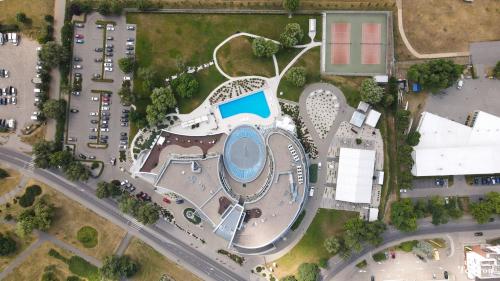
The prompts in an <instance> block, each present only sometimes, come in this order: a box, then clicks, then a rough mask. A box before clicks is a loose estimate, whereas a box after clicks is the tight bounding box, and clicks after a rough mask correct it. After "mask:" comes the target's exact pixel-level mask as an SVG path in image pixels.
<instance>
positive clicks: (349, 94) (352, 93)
mask: <svg viewBox="0 0 500 281" xmlns="http://www.w3.org/2000/svg"><path fill="white" fill-rule="evenodd" d="M323 79H324V80H327V81H328V82H330V83H332V84H333V85H335V86H337V87H338V88H339V89H340V90H341V91H342V93H344V96H345V98H346V101H347V104H348V105H350V106H351V107H354V108H356V107H358V103H359V102H360V101H361V94H360V92H359V87H360V86H361V82H362V81H363V80H364V79H366V77H359V76H336V75H328V76H324V77H323Z"/></svg>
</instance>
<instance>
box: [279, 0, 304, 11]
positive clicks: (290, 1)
mask: <svg viewBox="0 0 500 281" xmlns="http://www.w3.org/2000/svg"><path fill="white" fill-rule="evenodd" d="M299 4H300V2H299V0H283V8H285V10H287V11H288V12H289V13H292V12H295V11H296V10H297V9H298V8H299Z"/></svg>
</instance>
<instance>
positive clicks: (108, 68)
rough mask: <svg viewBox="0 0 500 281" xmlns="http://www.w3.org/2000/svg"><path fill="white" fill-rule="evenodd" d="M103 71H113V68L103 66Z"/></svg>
mask: <svg viewBox="0 0 500 281" xmlns="http://www.w3.org/2000/svg"><path fill="white" fill-rule="evenodd" d="M104 71H108V72H112V71H113V68H112V67H105V68H104Z"/></svg>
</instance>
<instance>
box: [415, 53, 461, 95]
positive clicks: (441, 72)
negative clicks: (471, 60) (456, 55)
mask: <svg viewBox="0 0 500 281" xmlns="http://www.w3.org/2000/svg"><path fill="white" fill-rule="evenodd" d="M462 70H463V66H461V65H458V64H455V63H453V61H451V60H444V59H438V60H431V61H428V62H425V63H421V64H414V65H412V66H410V68H409V69H408V72H407V75H408V78H409V79H410V80H413V81H415V82H418V83H420V84H421V85H422V88H423V89H427V90H430V91H432V92H435V93H436V92H438V91H439V90H441V89H444V88H448V87H451V86H452V85H453V84H454V83H455V82H456V81H457V79H458V78H459V77H460V74H461V73H462Z"/></svg>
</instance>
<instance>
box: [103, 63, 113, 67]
mask: <svg viewBox="0 0 500 281" xmlns="http://www.w3.org/2000/svg"><path fill="white" fill-rule="evenodd" d="M104 66H105V67H113V64H112V63H110V62H106V63H104Z"/></svg>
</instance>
